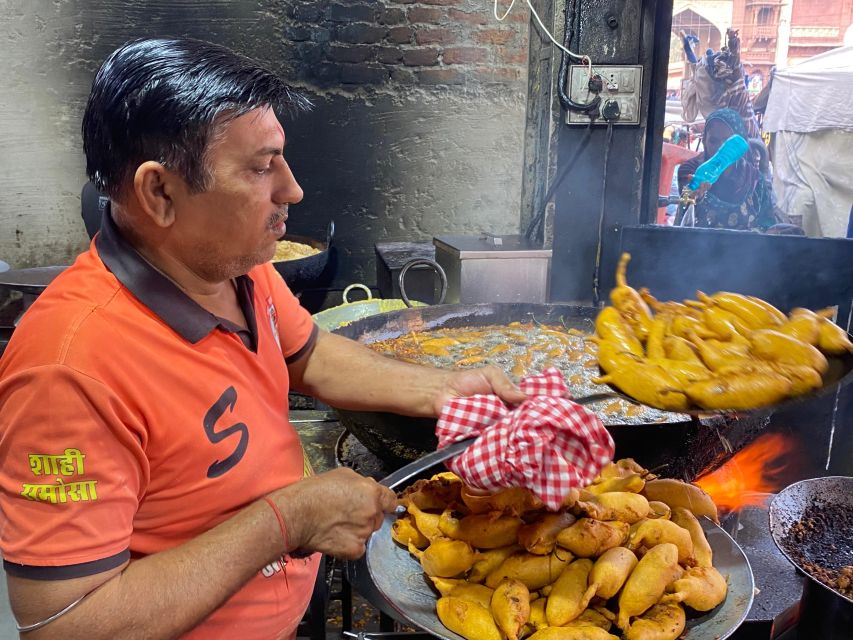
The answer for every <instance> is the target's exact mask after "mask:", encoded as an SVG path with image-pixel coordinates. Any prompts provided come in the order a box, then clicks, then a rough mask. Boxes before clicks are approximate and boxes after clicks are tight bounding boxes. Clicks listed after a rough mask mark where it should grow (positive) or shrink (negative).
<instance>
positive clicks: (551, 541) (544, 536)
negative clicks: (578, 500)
mask: <svg viewBox="0 0 853 640" xmlns="http://www.w3.org/2000/svg"><path fill="white" fill-rule="evenodd" d="M575 520H577V518H575V516H573V515H572V514H571V513H569V512H567V511H561V512H559V513H546V514H545V515H544V516H542V517H541V518H539V519H537V520H536V521H535V522H532V523H531V524H527V525H524V526H523V527H521V528H520V529H519V530H518V544H520V545H521V546H522V547H524V548H525V549H526V550H527V551H528V552H529V553H535V554H537V555H547V554H550V553H551V552H552V551H554V547H555V546H557V534H558V533H560V531H562V530H563V529H565V528H566V527H568V526H571V525H572V524H574V523H575Z"/></svg>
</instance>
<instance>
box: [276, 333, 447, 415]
mask: <svg viewBox="0 0 853 640" xmlns="http://www.w3.org/2000/svg"><path fill="white" fill-rule="evenodd" d="M296 373H297V375H296V376H295V377H294V378H293V379H292V380H291V383H292V385H293V387H294V389H296V390H298V391H303V392H305V393H308V394H310V395H312V396H314V397H316V398H319V399H320V400H322V401H323V402H326V403H327V404H330V405H332V406H337V407H341V408H342V409H352V410H356V411H357V410H360V409H370V410H373V411H390V412H393V413H400V414H404V415H415V416H432V415H435V407H434V401H435V397H436V395H437V394H438V393H439V392H440V391H441V389H442V387H443V386H444V385H445V383H446V380H447V375H446V372H444V371H441V370H438V369H433V368H431V367H423V366H420V365H417V364H409V363H406V362H400V361H399V360H394V359H392V358H387V357H385V356H381V355H379V354H378V353H375V352H373V351H371V350H370V349H367V348H365V347H364V346H363V345H361V344H358V343H355V342H353V341H352V340H348V339H346V338H342V337H340V336H336V335H334V334H329V333H325V332H321V334H320V336H319V338H318V340H317V344H316V346H315V348H314V351H313V352H312V353H311V356H310V357H309V358H308V359H307V363H306V364H305V367H304V368H301V369H299V370H298V371H297V372H296ZM292 374H293V370H292Z"/></svg>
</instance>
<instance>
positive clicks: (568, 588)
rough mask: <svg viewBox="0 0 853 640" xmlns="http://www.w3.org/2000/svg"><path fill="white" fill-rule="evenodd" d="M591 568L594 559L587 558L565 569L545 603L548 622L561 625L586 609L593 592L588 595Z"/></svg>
mask: <svg viewBox="0 0 853 640" xmlns="http://www.w3.org/2000/svg"><path fill="white" fill-rule="evenodd" d="M591 570H592V560H589V559H587V558H581V559H579V560H575V561H574V562H572V563H571V564H570V565H569V566H568V567H566V568H565V569H564V570H563V573H561V574H560V577H559V578H557V581H556V582H555V583H554V584H553V586H552V587H551V593H549V594H548V602H547V603H546V604H545V615H546V617H547V618H548V624H550V625H551V626H554V627H561V626H563V625H564V624H566V623H568V622H571V621H572V620H574V619H575V618H577V617H578V616H579V615H580V614H581V613H582V612H583V610H584V609H586V606H587V604H589V601H590V599H591V598H592V594H590V595H589V596H587V585H588V581H589V572H590V571H591Z"/></svg>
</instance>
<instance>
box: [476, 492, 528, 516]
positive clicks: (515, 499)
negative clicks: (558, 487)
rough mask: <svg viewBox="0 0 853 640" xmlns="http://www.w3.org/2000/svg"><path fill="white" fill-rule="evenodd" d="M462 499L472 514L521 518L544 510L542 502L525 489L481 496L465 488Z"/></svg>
mask: <svg viewBox="0 0 853 640" xmlns="http://www.w3.org/2000/svg"><path fill="white" fill-rule="evenodd" d="M461 497H462V502H463V503H464V504H465V506H466V507H468V508H469V509H470V510H471V513H486V512H487V511H501V512H503V513H508V514H510V515H514V516H520V515H521V514H523V513H526V512H528V511H535V510H536V509H541V508H542V501H541V500H540V499H539V498H537V497H536V496H535V495H533V494H532V493H531V492H530V491H529V490H528V489H525V488H523V487H515V488H512V489H504V490H503V491H499V492H497V493H494V494H487V493H482V494H481V493H476V492H474V491H473V490H472V489H471V488H470V487H468V486H463V487H462V490H461Z"/></svg>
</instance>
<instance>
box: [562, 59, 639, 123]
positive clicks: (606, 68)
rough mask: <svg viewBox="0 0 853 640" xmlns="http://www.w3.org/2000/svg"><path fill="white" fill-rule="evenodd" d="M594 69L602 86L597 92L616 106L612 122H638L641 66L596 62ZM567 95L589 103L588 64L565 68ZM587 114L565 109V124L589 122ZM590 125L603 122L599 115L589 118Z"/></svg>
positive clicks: (603, 99)
mask: <svg viewBox="0 0 853 640" xmlns="http://www.w3.org/2000/svg"><path fill="white" fill-rule="evenodd" d="M594 72H595V73H597V74H598V75H600V76H601V81H602V84H603V87H602V89H601V92H600V93H599V95H600V96H601V99H602V101H603V102H607V101H614V102H615V103H616V104H617V105H618V107H619V108H618V114H619V115H618V118H617V119H616V120H613V121H612V123H613V124H616V125H638V124H640V93H641V91H642V88H643V67H642V65H596V66H595V67H594ZM567 88H568V91H569V97H570V98H571V99H572V100H574V101H575V102H582V103H583V102H589V100H590V99H591V98H592V94H591V93H590V89H589V67H587V66H585V65H580V64H577V65H572V66H571V67H570V69H569V82H568V87H567ZM589 123H590V117H589V116H588V115H587V114H586V113H581V112H577V111H569V112H568V114H567V116H566V124H569V125H585V126H586V125H589ZM593 124H600V125H606V124H608V121H607V120H605V119H604V118H602V117H598V118H596V119H595V120H593Z"/></svg>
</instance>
